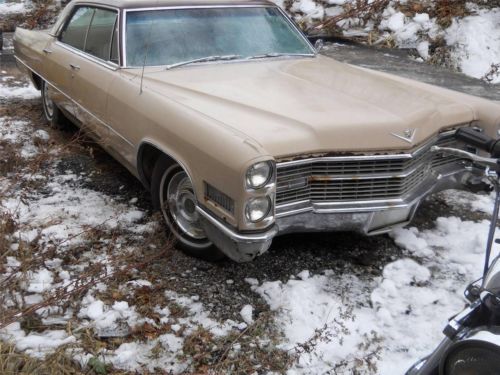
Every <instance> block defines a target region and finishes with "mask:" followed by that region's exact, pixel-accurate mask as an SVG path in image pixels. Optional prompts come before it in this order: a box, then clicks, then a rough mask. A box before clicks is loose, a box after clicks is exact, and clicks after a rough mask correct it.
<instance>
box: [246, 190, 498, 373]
mask: <svg viewBox="0 0 500 375" xmlns="http://www.w3.org/2000/svg"><path fill="white" fill-rule="evenodd" d="M474 197H475V195H473V194H470V193H469V195H468V200H469V203H470V202H472V201H474V200H475V198H474ZM462 200H463V201H462V203H463V202H465V201H467V199H466V198H464V197H462ZM488 228H489V222H488V221H486V220H484V221H479V222H472V221H463V220H461V219H460V218H457V217H440V218H438V219H437V220H436V222H435V227H434V228H432V229H429V230H424V231H419V230H418V229H417V228H407V229H397V230H395V231H394V232H393V233H392V234H391V236H392V237H393V238H394V240H395V242H396V243H397V244H398V245H400V246H401V247H402V248H403V249H404V250H405V253H406V257H404V258H402V259H398V260H395V261H394V262H392V263H389V264H387V265H386V266H385V267H384V269H383V272H382V277H381V278H379V279H378V280H375V281H372V282H371V283H370V282H368V281H367V280H363V279H360V278H359V277H356V276H354V275H335V274H334V273H333V271H329V270H326V271H324V272H323V273H322V274H316V275H311V274H310V272H309V271H306V270H305V271H303V272H301V273H299V274H298V275H297V277H291V278H290V279H289V280H288V281H287V282H285V283H283V282H282V281H279V280H278V281H264V282H262V283H260V284H255V282H254V281H252V282H251V283H250V284H251V285H252V290H254V291H255V292H256V293H258V294H259V295H260V296H261V297H262V298H263V299H264V300H265V301H266V302H267V303H268V305H269V307H270V309H271V310H273V311H275V312H277V320H276V322H277V324H278V325H279V327H281V329H282V331H283V333H284V335H285V337H286V341H285V342H284V343H283V344H282V347H283V348H284V349H286V350H297V348H300V344H301V343H305V342H308V341H309V340H311V338H314V337H318V332H322V333H321V334H320V335H319V337H321V339H319V340H317V342H316V345H315V347H314V349H313V350H312V352H308V351H302V352H300V351H299V353H301V354H300V360H299V362H298V363H297V364H296V366H295V368H294V369H293V371H292V372H291V373H297V374H317V373H326V372H327V371H329V370H331V364H332V363H344V364H346V368H345V369H344V370H345V371H347V372H349V371H354V368H353V367H352V366H353V365H352V363H358V365H357V366H361V367H358V368H356V370H358V371H359V370H360V369H363V368H364V367H363V366H365V365H366V363H365V364H363V362H359V361H354V358H358V359H359V358H365V356H369V355H370V353H371V352H373V351H374V350H375V348H376V347H377V346H380V348H379V355H380V360H378V361H376V362H377V363H376V365H377V368H378V370H377V373H378V374H394V373H404V372H405V371H406V370H407V369H408V368H409V367H410V366H411V364H412V363H414V362H415V361H417V360H418V359H419V358H422V357H424V356H425V355H426V354H428V353H429V352H431V351H432V350H433V348H434V347H435V345H437V343H439V341H440V340H441V339H442V337H443V336H442V333H441V332H442V329H443V328H444V326H445V325H446V322H447V319H448V318H449V317H450V316H452V315H453V314H454V313H457V312H459V311H460V310H461V309H462V308H463V306H464V304H465V300H464V298H463V296H462V293H463V290H464V289H465V287H466V285H467V284H468V283H469V282H471V281H473V280H475V279H476V278H477V277H479V276H480V275H481V271H482V265H483V254H484V249H485V246H486V235H487V232H488ZM497 252H498V251H497ZM349 363H351V365H349ZM350 366H351V367H350ZM364 369H365V370H366V368H364Z"/></svg>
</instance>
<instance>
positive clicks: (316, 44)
mask: <svg viewBox="0 0 500 375" xmlns="http://www.w3.org/2000/svg"><path fill="white" fill-rule="evenodd" d="M324 45H325V42H323V39H317V40H316V42H314V49H315V50H316V52H319V51H321V50H322V49H323V46H324Z"/></svg>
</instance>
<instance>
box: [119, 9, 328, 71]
mask: <svg viewBox="0 0 500 375" xmlns="http://www.w3.org/2000/svg"><path fill="white" fill-rule="evenodd" d="M219 8H274V9H278V11H279V12H280V13H281V15H282V16H283V17H284V18H285V19H286V21H287V22H288V24H289V25H290V26H291V27H292V29H293V30H295V31H296V32H297V33H298V34H299V35H300V37H301V38H302V39H303V40H304V42H305V43H306V45H307V46H308V47H309V49H310V50H311V57H316V55H317V54H318V53H317V51H316V49H315V48H314V47H313V45H312V44H311V42H310V41H309V39H307V37H306V35H305V34H304V32H303V31H302V30H301V29H300V28H299V27H298V26H297V25H296V24H295V23H294V22H292V20H291V19H290V17H289V16H288V14H286V13H285V11H284V10H283V9H281V8H280V7H279V6H277V5H267V4H262V5H258V4H256V5H251V4H247V5H238V4H235V5H187V6H167V7H147V8H128V9H123V11H122V14H121V17H122V22H121V24H122V28H121V50H122V67H123V68H126V69H142V68H143V66H142V65H141V66H128V65H127V42H126V40H127V35H126V28H127V13H129V12H141V11H151V10H172V9H173V10H175V9H219ZM238 61H248V60H245V59H241V60H231V62H238ZM215 63H220V62H219V61H217V62H215ZM167 65H168V64H164V65H150V66H148V65H146V66H145V67H146V68H159V67H164V66H167Z"/></svg>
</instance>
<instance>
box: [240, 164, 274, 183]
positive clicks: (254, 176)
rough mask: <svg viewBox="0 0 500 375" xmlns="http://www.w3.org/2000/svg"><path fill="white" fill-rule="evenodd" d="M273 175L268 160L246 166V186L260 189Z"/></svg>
mask: <svg viewBox="0 0 500 375" xmlns="http://www.w3.org/2000/svg"><path fill="white" fill-rule="evenodd" d="M272 175H273V167H272V165H271V163H270V162H268V161H263V162H260V163H256V164H254V165H252V166H251V167H250V168H248V171H247V178H246V179H247V187H248V188H251V189H260V188H261V187H264V186H265V185H267V183H268V182H269V180H271V177H272Z"/></svg>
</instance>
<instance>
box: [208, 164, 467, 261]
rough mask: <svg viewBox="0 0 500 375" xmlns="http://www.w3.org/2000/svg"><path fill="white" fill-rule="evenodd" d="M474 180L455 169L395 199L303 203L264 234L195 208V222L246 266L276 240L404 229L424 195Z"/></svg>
mask: <svg viewBox="0 0 500 375" xmlns="http://www.w3.org/2000/svg"><path fill="white" fill-rule="evenodd" d="M475 180H477V178H476V179H475V178H474V175H473V174H472V173H471V172H469V171H468V170H467V169H466V168H464V166H463V165H462V164H461V163H456V164H453V165H449V166H447V168H445V169H442V170H440V171H439V173H436V174H432V175H431V176H429V178H427V179H426V180H425V181H424V182H423V183H422V184H421V185H420V186H419V187H418V188H417V189H415V190H414V191H413V192H411V193H410V194H408V195H406V196H404V197H401V198H400V199H394V200H390V201H388V200H385V201H364V202H356V203H353V204H341V205H339V204H333V203H327V202H321V203H311V202H307V204H305V205H304V208H302V209H300V208H299V209H296V210H294V211H288V212H287V213H286V214H284V215H279V214H277V215H276V222H275V224H274V225H273V226H272V227H270V228H268V229H267V230H266V231H264V232H260V233H244V232H238V231H236V230H234V229H232V228H230V227H228V226H227V225H226V224H224V223H222V222H221V221H220V220H219V219H217V218H216V217H214V216H213V215H212V214H210V213H209V212H208V211H207V210H205V209H203V208H202V207H198V212H199V213H200V217H201V221H202V224H203V226H204V229H205V231H206V234H207V236H208V237H209V238H210V240H211V241H212V242H213V243H214V244H215V245H216V246H217V247H218V248H219V249H221V250H222V251H223V252H224V253H225V254H226V255H227V256H228V257H229V258H231V259H233V260H235V261H237V262H246V261H251V260H253V259H254V258H255V257H257V256H259V255H261V254H262V253H264V252H265V251H266V250H267V249H269V247H270V246H271V242H272V239H273V238H274V237H275V236H277V235H281V234H286V233H301V232H325V231H332V232H333V231H356V232H359V233H363V234H367V235H376V234H381V233H386V232H389V231H391V230H392V229H393V228H396V227H400V226H404V225H407V224H408V223H410V222H411V220H412V219H413V216H414V215H415V212H416V210H417V208H418V206H419V204H420V203H421V202H422V200H423V199H425V198H426V197H427V196H429V195H430V194H433V193H436V192H438V191H442V190H447V189H460V190H469V189H470V188H471V185H472V184H473V183H476V182H477V181H475Z"/></svg>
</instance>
